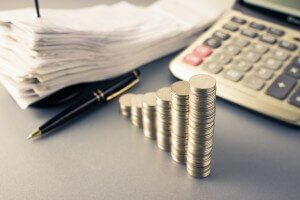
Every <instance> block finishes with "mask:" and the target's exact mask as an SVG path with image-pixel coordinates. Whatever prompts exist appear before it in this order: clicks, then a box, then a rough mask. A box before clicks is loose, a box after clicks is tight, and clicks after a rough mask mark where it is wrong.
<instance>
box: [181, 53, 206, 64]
mask: <svg viewBox="0 0 300 200" xmlns="http://www.w3.org/2000/svg"><path fill="white" fill-rule="evenodd" d="M183 61H184V62H185V63H187V64H189V65H193V66H198V65H200V64H201V63H202V61H203V59H202V58H201V57H199V56H196V55H194V54H188V55H186V56H185V57H184V59H183Z"/></svg>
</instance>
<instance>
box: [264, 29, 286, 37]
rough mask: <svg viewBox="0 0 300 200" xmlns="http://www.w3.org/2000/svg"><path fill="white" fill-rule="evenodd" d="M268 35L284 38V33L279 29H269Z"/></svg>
mask: <svg viewBox="0 0 300 200" xmlns="http://www.w3.org/2000/svg"><path fill="white" fill-rule="evenodd" d="M267 32H268V33H270V34H272V35H276V36H283V35H284V31H283V30H280V29H277V28H272V27H270V28H268V30H267Z"/></svg>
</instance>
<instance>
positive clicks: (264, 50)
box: [184, 17, 300, 109]
mask: <svg viewBox="0 0 300 200" xmlns="http://www.w3.org/2000/svg"><path fill="white" fill-rule="evenodd" d="M258 21H259V20H257V21H256V20H253V21H251V20H249V19H248V18H247V19H244V18H242V17H232V18H229V20H228V21H226V22H225V20H224V22H223V23H222V24H221V23H219V24H218V25H217V26H216V28H215V29H214V30H211V31H209V32H208V33H207V34H206V35H207V36H206V38H204V39H202V38H201V40H200V41H201V42H199V43H198V46H194V47H193V49H191V50H190V51H189V53H190V54H193V55H194V56H195V57H199V58H198V59H195V58H194V57H193V59H192V60H193V61H192V62H191V63H192V64H189V65H191V66H196V68H195V73H201V70H203V71H206V72H208V73H210V74H213V75H214V76H215V77H216V78H217V81H218V79H219V80H220V81H224V82H221V84H222V83H228V85H227V84H225V85H226V86H225V87H232V88H234V85H238V87H237V90H235V91H234V92H237V94H238V92H239V91H240V92H242V93H243V91H242V90H243V88H244V89H245V91H244V92H245V94H249V95H251V96H255V93H256V92H257V93H259V98H257V99H258V101H262V102H264V101H269V100H271V102H272V103H274V105H276V106H277V104H276V102H278V103H279V102H282V103H283V106H282V107H284V106H291V107H295V108H299V109H300V55H299V52H300V50H299V49H298V48H299V46H298V45H300V43H299V41H296V40H293V38H292V37H290V34H291V33H290V32H289V31H288V29H285V28H282V29H281V28H280V27H279V28H277V27H276V26H274V27H272V25H269V24H268V23H265V24H264V22H258ZM292 34H293V33H292ZM201 43H202V44H201ZM190 54H189V55H190ZM184 59H185V58H184ZM198 69H199V70H200V71H198ZM233 94H235V93H233ZM220 95H222V96H224V97H225V98H226V94H224V93H221V94H220ZM231 95H232V94H231ZM262 96H264V97H265V99H264V98H263V99H262ZM228 98H229V100H230V99H231V97H230V95H229V97H228ZM243 98H244V97H243ZM240 103H241V102H240ZM241 105H243V103H241ZM246 105H247V104H246ZM278 106H279V104H278ZM283 109H284V108H283ZM289 109H291V108H289Z"/></svg>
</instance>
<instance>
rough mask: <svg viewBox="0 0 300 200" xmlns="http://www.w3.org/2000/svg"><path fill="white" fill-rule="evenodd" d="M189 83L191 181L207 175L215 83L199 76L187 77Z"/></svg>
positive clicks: (212, 79)
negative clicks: (192, 178) (193, 178)
mask: <svg viewBox="0 0 300 200" xmlns="http://www.w3.org/2000/svg"><path fill="white" fill-rule="evenodd" d="M189 83H190V98H189V134H188V135H189V136H188V145H187V171H188V173H189V174H190V175H191V176H193V177H195V178H204V177H207V176H208V175H209V174H210V172H211V158H212V156H211V154H212V149H213V144H214V142H213V138H214V123H215V113H216V81H215V79H214V78H213V77H211V76H209V75H205V74H199V75H196V76H193V77H191V79H190V81H189Z"/></svg>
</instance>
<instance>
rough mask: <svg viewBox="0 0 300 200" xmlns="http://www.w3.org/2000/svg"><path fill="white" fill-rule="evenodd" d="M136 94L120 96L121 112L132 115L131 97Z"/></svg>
mask: <svg viewBox="0 0 300 200" xmlns="http://www.w3.org/2000/svg"><path fill="white" fill-rule="evenodd" d="M133 96H134V94H131V93H127V94H124V95H122V96H121V97H120V98H119V105H120V113H121V114H122V116H124V117H130V114H131V99H132V97H133Z"/></svg>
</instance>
